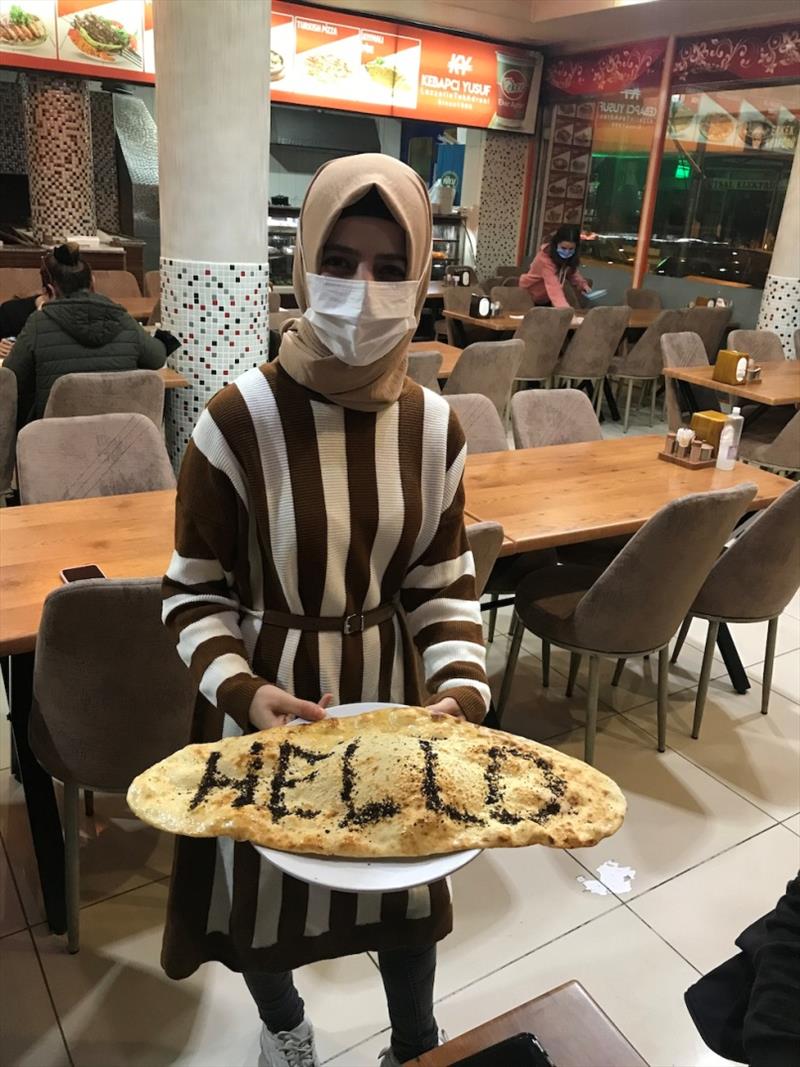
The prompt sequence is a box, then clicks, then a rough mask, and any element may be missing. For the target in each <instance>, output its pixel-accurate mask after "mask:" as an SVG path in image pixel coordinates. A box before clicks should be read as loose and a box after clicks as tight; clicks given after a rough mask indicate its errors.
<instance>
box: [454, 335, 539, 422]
mask: <svg viewBox="0 0 800 1067" xmlns="http://www.w3.org/2000/svg"><path fill="white" fill-rule="evenodd" d="M524 347H525V346H524V345H523V343H522V341H476V342H475V344H471V345H467V347H466V348H465V349H464V351H463V352H462V353H461V355H460V356H459V357H458V362H457V363H456V365H455V367H454V368H453V370H452V373H451V374H450V377H449V378H448V379H447V385H445V387H444V389H443V392H444V393H446V394H452V393H483V395H484V396H488V397H489V399H490V400H491V402H492V403H493V404H494V406H495V407H496V408H497V411H498V413H499V415H500V417H501V418H503V417H504V416H505V411H506V408H507V407H508V400H509V397H510V396H511V386H512V385H513V382H514V378H515V377H516V375H517V368H518V367H519V364H520V360H521V359H522V352H523V349H524Z"/></svg>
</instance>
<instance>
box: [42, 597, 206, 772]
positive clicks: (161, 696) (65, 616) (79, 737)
mask: <svg viewBox="0 0 800 1067" xmlns="http://www.w3.org/2000/svg"><path fill="white" fill-rule="evenodd" d="M33 684H34V693H35V698H36V699H35V702H34V710H33V713H32V717H31V742H32V745H33V748H34V751H35V752H36V753H37V755H39V753H40V752H42V750H44V752H45V753H47V754H48V756H49V758H48V759H47V762H48V763H52V762H54V761H55V762H56V763H57V764H60V765H56V766H48V767H47V769H48V770H49V771H50V772H51V773H52V774H54V775H56V776H57V777H59V778H62V779H66V780H68V781H73V782H77V783H78V784H80V785H84V786H87V787H89V788H95V789H108V790H112V791H113V790H122V789H126V788H127V787H128V785H130V783H131V781H132V780H133V779H134V778H135V777H136V775H137V774H140V773H141V772H142V771H143V770H145V769H146V768H147V767H150V766H152V764H153V763H157V762H158V761H159V760H161V759H164V758H165V757H166V756H168V755H169V754H170V753H172V752H175V751H176V750H177V749H179V748H182V747H183V745H185V744H187V743H188V742H189V732H190V728H191V721H192V714H193V710H194V701H195V692H196V690H195V687H194V686H193V685H192V683H191V680H190V675H189V672H188V671H187V669H186V667H185V666H184V664H183V663H182V661H181V660H180V658H179V657H178V653H177V650H176V648H175V641H174V639H173V638H172V636H171V635H170V633H169V631H168V630H167V629H166V627H164V626H162V624H161V582H160V581H158V580H156V579H155V578H145V579H123V580H119V579H116V580H108V579H102V578H101V579H93V580H91V581H84V582H75V583H74V584H70V585H63V586H61V587H60V588H58V589H55V590H53V592H52V593H50V594H49V596H48V597H47V599H46V600H45V602H44V610H43V612H42V621H41V623H40V625H39V634H38V637H37V640H36V665H35V668H34V683H33Z"/></svg>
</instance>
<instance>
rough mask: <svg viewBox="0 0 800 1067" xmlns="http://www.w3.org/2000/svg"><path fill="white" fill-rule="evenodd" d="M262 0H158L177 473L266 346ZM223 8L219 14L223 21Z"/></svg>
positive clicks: (265, 39) (265, 13)
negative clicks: (206, 413)
mask: <svg viewBox="0 0 800 1067" xmlns="http://www.w3.org/2000/svg"><path fill="white" fill-rule="evenodd" d="M270 7H271V5H270V0H225V3H224V4H220V3H219V0H155V5H154V21H155V51H156V69H157V71H158V74H157V86H156V114H157V119H158V142H159V200H160V213H161V318H162V323H163V325H164V327H165V329H168V330H170V331H171V332H172V333H174V334H175V335H176V336H177V337H178V338H180V340H181V342H182V347H181V348H180V349H178V351H177V352H176V353H175V354H174V356H173V357H172V359H171V361H170V362H171V363H173V364H174V366H175V368H176V369H177V370H179V371H180V372H181V373H182V374H183V375H184V376H185V377H186V378H187V379H188V380H189V382H190V385H189V388H188V389H174V390H170V392H169V396H168V404H167V413H166V424H167V442H168V445H169V448H170V453H171V455H172V458H173V461H174V462H175V463H176V464H177V463H178V462H179V460H180V457H181V456H182V454H183V451H184V449H185V447H186V444H187V442H188V439H189V436H190V434H191V432H192V428H193V427H194V424H195V423H196V421H197V418H198V416H199V415H200V413H201V411H202V410H203V407H204V406H205V404H206V403H207V401H208V400H209V399H210V398H211V397H212V396H213V395H214V393H215V392H217V391H218V390H219V389H221V388H222V387H223V386H224V385H226V384H227V383H228V382H230V381H233V379H234V378H236V377H237V376H238V375H239V374H241V373H242V372H243V371H245V370H247V369H248V368H249V367H252V366H256V365H257V364H259V363H261V362H263V361H264V360H265V359H266V355H267V348H268V329H269V317H268V298H267V281H268V265H267V202H268V181H269V30H270ZM222 8H224V12H222Z"/></svg>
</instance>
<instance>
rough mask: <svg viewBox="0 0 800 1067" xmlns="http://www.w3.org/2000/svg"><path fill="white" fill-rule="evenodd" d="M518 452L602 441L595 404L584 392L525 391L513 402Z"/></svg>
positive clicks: (558, 390)
mask: <svg viewBox="0 0 800 1067" xmlns="http://www.w3.org/2000/svg"><path fill="white" fill-rule="evenodd" d="M511 429H512V430H513V433H514V444H515V445H516V446H517V448H542V447H544V446H545V445H571V444H577V443H578V442H580V441H602V439H603V431H602V430H601V429H600V423H599V422H598V419H597V415H595V413H594V407H593V406H592V402H591V400H590V399H589V397H588V396H587V395H586V393H584V392H581V390H580V389H525V390H524V391H522V392H519V393H515V394H514V396H513V397H512V398H511Z"/></svg>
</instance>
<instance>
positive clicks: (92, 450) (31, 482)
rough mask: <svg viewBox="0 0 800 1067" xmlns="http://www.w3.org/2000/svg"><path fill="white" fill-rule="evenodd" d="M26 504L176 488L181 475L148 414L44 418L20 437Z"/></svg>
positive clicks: (19, 475)
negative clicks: (178, 476)
mask: <svg viewBox="0 0 800 1067" xmlns="http://www.w3.org/2000/svg"><path fill="white" fill-rule="evenodd" d="M17 479H18V481H19V494H20V499H21V500H22V503H23V504H41V503H44V502H46V501H49V500H82V499H84V498H85V497H90V496H116V495H117V494H119V493H144V492H148V491H149V490H151V489H173V488H174V487H175V474H174V473H173V470H172V466H171V464H170V461H169V456H168V455H167V450H166V448H165V447H164V441H163V440H162V437H161V434H160V432H159V430H158V429H156V427H155V426H154V425H153V423H152V422H151V421H150V419H148V418H147V416H146V415H123V414H117V413H115V414H113V415H76V416H74V417H73V418H69V419H39V420H37V421H36V422H31V423H29V424H28V425H27V426H25V427H24V428H23V429H22V430H20V432H19V435H18V436H17Z"/></svg>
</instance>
